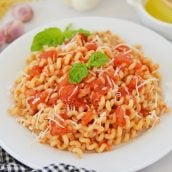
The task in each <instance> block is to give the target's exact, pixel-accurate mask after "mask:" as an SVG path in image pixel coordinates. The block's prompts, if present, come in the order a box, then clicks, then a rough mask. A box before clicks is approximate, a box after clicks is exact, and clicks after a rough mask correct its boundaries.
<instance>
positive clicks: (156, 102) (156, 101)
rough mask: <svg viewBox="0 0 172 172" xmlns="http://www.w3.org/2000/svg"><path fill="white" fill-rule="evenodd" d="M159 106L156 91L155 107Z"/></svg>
mask: <svg viewBox="0 0 172 172" xmlns="http://www.w3.org/2000/svg"><path fill="white" fill-rule="evenodd" d="M157 106H158V93H157V92H156V93H155V104H154V107H155V108H157Z"/></svg>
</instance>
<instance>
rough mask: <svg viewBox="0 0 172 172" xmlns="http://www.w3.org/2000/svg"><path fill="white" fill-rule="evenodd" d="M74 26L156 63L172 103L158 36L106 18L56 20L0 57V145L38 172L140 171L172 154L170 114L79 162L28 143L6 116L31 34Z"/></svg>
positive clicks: (170, 51)
mask: <svg viewBox="0 0 172 172" xmlns="http://www.w3.org/2000/svg"><path fill="white" fill-rule="evenodd" d="M69 23H73V24H74V27H76V28H80V27H82V28H85V29H89V30H98V31H101V30H107V29H109V30H111V31H112V32H114V33H117V34H119V35H121V36H122V37H123V38H124V39H125V40H126V41H127V42H128V43H130V44H136V43H140V44H142V46H143V49H144V52H145V54H146V55H147V56H150V57H151V58H152V59H153V60H154V61H155V62H157V63H159V64H160V65H161V74H162V78H163V81H162V86H163V89H164V93H165V99H166V101H168V103H169V104H171V105H172V94H171V93H172V77H171V76H170V75H171V67H172V60H171V56H172V46H171V44H170V43H169V42H168V41H167V40H165V39H164V38H163V37H161V36H159V35H158V34H156V33H154V32H153V31H151V30H148V29H146V28H144V27H142V26H139V25H137V24H134V23H131V22H128V21H123V20H119V19H111V18H99V17H84V18H72V19H65V20H60V21H56V22H54V23H51V24H48V25H46V26H43V27H40V28H38V29H35V30H33V31H31V32H29V33H28V34H26V35H24V36H23V37H21V38H20V39H18V40H17V41H15V42H14V43H13V44H11V45H10V46H9V47H8V48H7V49H5V50H4V52H2V53H1V54H0V145H1V146H2V147H3V148H4V149H5V150H6V151H7V152H9V153H10V154H11V155H12V156H14V157H15V158H16V159H17V160H19V161H21V162H22V163H24V164H26V165H28V166H30V167H33V168H41V167H43V166H45V165H48V164H50V163H56V164H58V163H66V164H72V165H75V166H77V167H84V168H86V169H94V170H97V171H100V172H107V171H108V172H115V171H120V172H129V171H135V170H139V169H141V168H144V167H146V166H148V165H150V164H151V163H153V162H155V161H157V160H158V159H160V158H161V157H163V156H164V155H165V154H167V153H168V152H169V151H171V150H172V134H171V132H172V115H171V114H168V115H165V116H164V117H163V118H162V120H161V123H160V124H159V125H158V126H156V127H155V128H153V129H151V130H149V131H148V132H146V133H144V134H143V135H142V136H140V137H138V138H136V139H135V140H133V141H131V142H130V143H128V144H125V145H122V146H120V147H119V148H117V149H115V150H113V151H110V152H105V153H101V154H97V153H93V154H86V155H84V157H83V159H78V158H77V157H76V156H75V155H73V154H71V153H69V152H64V151H59V150H56V149H53V148H51V147H49V146H46V145H41V144H39V143H36V144H32V141H33V140H34V137H33V136H32V134H31V133H30V132H29V131H28V130H27V129H25V128H24V127H22V126H21V125H19V124H18V123H17V122H16V121H15V119H14V118H12V117H11V116H10V115H8V114H7V108H8V107H9V105H10V103H11V99H10V96H9V87H10V85H11V84H12V83H13V81H14V80H15V78H16V77H17V75H18V73H19V72H20V71H22V70H23V68H24V64H25V58H26V56H27V55H28V54H29V51H30V46H31V42H32V39H33V36H34V35H35V34H36V33H37V32H38V31H40V30H42V29H44V28H47V27H50V26H58V27H61V28H64V27H65V26H66V25H67V24H69Z"/></svg>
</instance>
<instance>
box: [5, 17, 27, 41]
mask: <svg viewBox="0 0 172 172" xmlns="http://www.w3.org/2000/svg"><path fill="white" fill-rule="evenodd" d="M4 33H5V39H6V42H7V43H10V42H13V41H14V40H15V39H17V38H18V37H19V36H21V35H22V34H23V33H24V24H23V23H22V22H21V21H19V20H13V21H11V22H8V23H6V24H5V26H4Z"/></svg>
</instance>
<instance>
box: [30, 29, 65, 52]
mask: <svg viewBox="0 0 172 172" xmlns="http://www.w3.org/2000/svg"><path fill="white" fill-rule="evenodd" d="M63 42H64V34H63V32H62V31H61V30H60V29H59V28H55V27H52V28H47V29H45V30H43V31H41V32H39V33H37V34H36V35H35V37H34V39H33V42H32V46H31V51H39V50H42V49H43V47H44V46H45V45H47V46H49V47H50V46H53V47H55V46H57V45H60V44H62V43H63Z"/></svg>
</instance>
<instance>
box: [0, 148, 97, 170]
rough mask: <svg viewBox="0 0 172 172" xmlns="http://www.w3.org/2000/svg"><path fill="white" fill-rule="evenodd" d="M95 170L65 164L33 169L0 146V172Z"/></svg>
mask: <svg viewBox="0 0 172 172" xmlns="http://www.w3.org/2000/svg"><path fill="white" fill-rule="evenodd" d="M1 171H2V172H26V171H30V172H95V171H94V170H86V169H84V168H76V167H75V166H72V165H66V164H58V165H55V164H51V165H49V166H47V167H43V168H42V169H37V170H33V169H31V168H29V167H27V166H25V165H23V164H21V163H20V162H18V161H17V160H15V159H14V158H13V157H11V156H10V155H9V154H8V153H7V152H5V151H4V150H3V149H2V148H1V147H0V172H1Z"/></svg>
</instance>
